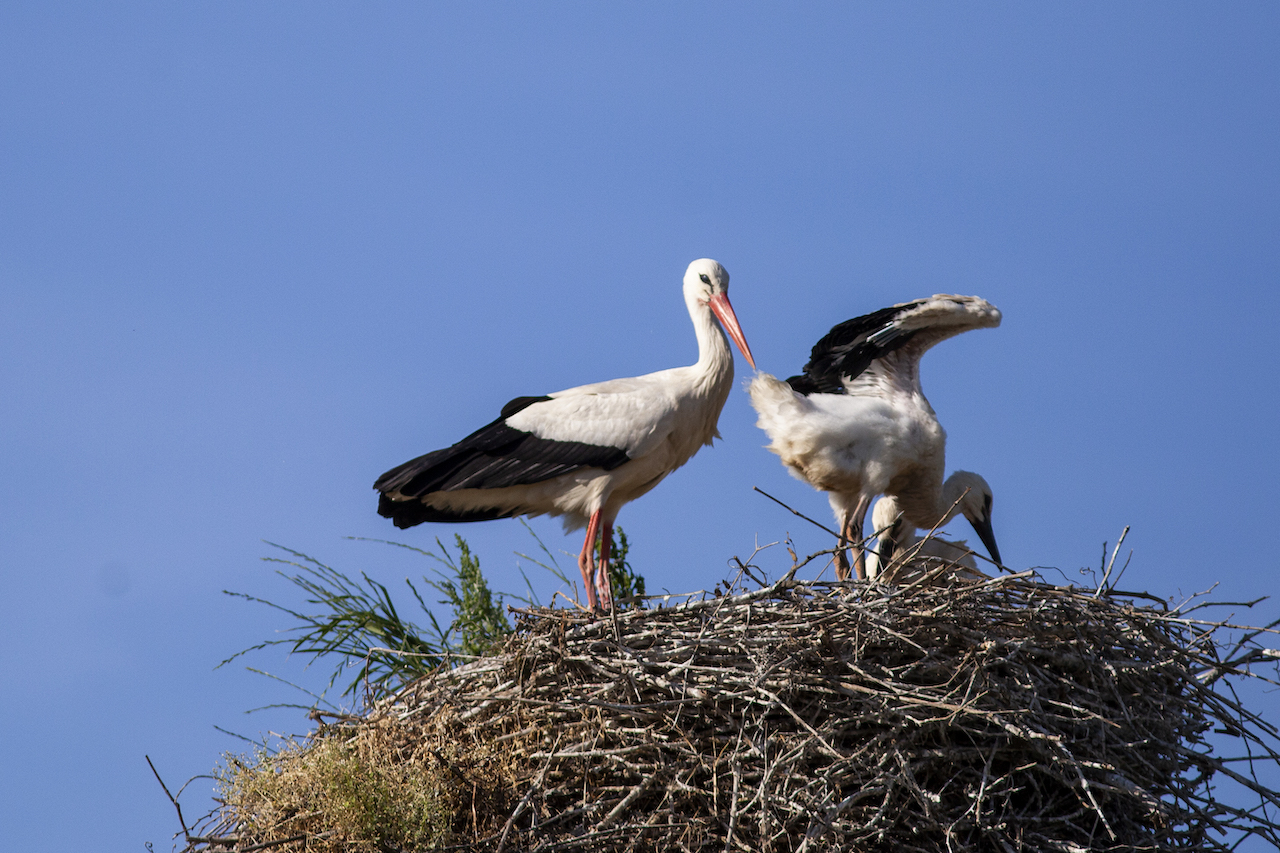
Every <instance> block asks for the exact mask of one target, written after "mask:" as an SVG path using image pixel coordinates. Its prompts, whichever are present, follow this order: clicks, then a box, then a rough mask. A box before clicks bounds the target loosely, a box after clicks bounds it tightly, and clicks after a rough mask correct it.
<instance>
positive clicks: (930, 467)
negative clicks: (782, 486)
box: [749, 294, 1000, 580]
mask: <svg viewBox="0 0 1280 853" xmlns="http://www.w3.org/2000/svg"><path fill="white" fill-rule="evenodd" d="M998 325H1000V312H999V310H997V309H996V307H995V306H994V305H992V304H991V303H989V302H987V301H986V300H985V299H979V298H978V297H976V296H952V295H949V294H938V295H935V296H932V297H930V298H928V299H918V300H916V301H914V302H905V303H903V304H901V305H894V306H892V307H890V308H883V309H881V310H879V311H876V312H874V313H872V314H867V315H865V316H862V317H854V318H853V319H852V320H846V321H845V322H843V323H841V324H839V325H838V326H835V327H834V328H832V329H831V331H830V332H828V333H827V334H826V336H824V337H823V338H822V340H820V341H818V343H817V344H815V345H814V347H813V351H812V353H811V354H810V358H809V363H808V364H807V365H805V368H804V372H803V373H801V374H799V375H797V376H792V377H791V378H790V379H787V380H786V381H785V382H783V381H782V380H780V379H777V378H776V377H774V376H771V375H769V374H767V373H758V374H757V375H756V377H755V379H753V380H752V382H751V386H750V389H749V390H750V393H751V405H752V406H754V407H755V410H756V412H757V413H758V414H759V416H760V417H759V420H757V421H756V425H757V426H759V427H760V428H761V429H763V430H764V431H765V432H766V433H767V434H768V436H769V438H770V439H772V441H771V443H770V444H769V449H770V450H772V451H773V452H774V453H776V454H778V456H780V457H781V458H782V462H783V464H784V465H786V467H787V470H789V471H790V472H791V473H792V474H794V475H795V476H796V477H798V478H800V479H801V480H804V481H806V482H808V483H810V484H811V485H813V486H814V487H816V488H818V489H822V490H823V491H825V492H827V493H828V498H829V500H830V502H831V508H832V509H833V510H834V511H835V515H836V521H837V522H839V527H840V547H839V548H838V550H837V551H836V574H837V575H838V576H839V577H840V578H841V579H842V580H845V579H848V577H849V561H848V557H847V556H846V555H845V552H844V549H845V546H846V544H847V543H856V544H858V545H859V548H858V551H857V553H856V555H855V558H854V560H855V567H856V569H857V573H858V577H859V579H861V578H864V577H865V576H866V558H865V555H864V554H863V551H862V548H861V542H862V538H863V536H862V527H863V521H864V519H865V518H866V514H867V509H868V508H869V507H870V506H871V500H872V498H874V497H875V496H876V495H878V494H886V495H893V496H894V497H896V498H898V501H899V504H900V506H901V509H902V512H903V513H904V515H905V517H906V518H907V520H908V522H909V523H912V524H914V525H915V526H916V527H923V528H925V529H931V528H932V527H933V526H934V525H935V524H936V523H937V521H938V520H939V519H940V518H942V517H943V516H944V515H945V514H946V513H947V511H948V510H949V509H950V506H951V503H952V502H954V501H955V499H956V498H957V497H958V495H959V492H957V491H956V488H955V485H953V484H952V481H951V480H948V482H947V484H946V487H945V488H944V484H943V481H942V475H943V472H944V465H945V459H946V442H947V434H946V431H945V430H943V428H942V425H941V424H940V423H938V418H937V415H935V414H934V411H933V407H932V406H930V405H929V401H928V400H927V399H926V398H925V396H924V391H923V390H922V389H921V387H920V358H921V356H923V355H924V354H925V352H927V351H928V350H929V348H930V347H932V346H933V345H934V344H936V343H938V342H939V341H943V340H946V339H947V338H950V337H952V336H954V335H958V334H960V333H961V332H966V331H968V330H970V329H981V328H989V327H994V326H998Z"/></svg>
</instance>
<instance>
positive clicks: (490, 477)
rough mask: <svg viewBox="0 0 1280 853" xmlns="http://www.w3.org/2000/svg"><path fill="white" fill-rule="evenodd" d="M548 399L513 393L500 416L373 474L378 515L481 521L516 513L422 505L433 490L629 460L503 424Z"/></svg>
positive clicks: (408, 521)
mask: <svg viewBox="0 0 1280 853" xmlns="http://www.w3.org/2000/svg"><path fill="white" fill-rule="evenodd" d="M550 399H551V398H550V397H518V398H516V399H515V400H512V401H511V402H510V403H508V404H507V405H506V406H503V408H502V417H499V418H498V419H497V420H495V421H493V422H492V423H490V424H486V425H485V426H483V427H481V428H480V429H478V430H476V431H475V432H473V433H471V435H469V436H467V437H466V438H464V439H462V441H459V442H458V443H457V444H454V445H453V446H451V447H446V448H444V449H442V450H435V451H432V452H431V453H427V454H425V455H423V456H419V457H418V458H417V459H411V460H409V461H408V462H405V463H404V464H403V465H398V466H396V467H395V468H392V469H391V470H390V471H388V472H386V473H385V474H383V475H382V476H381V477H379V478H378V480H377V482H376V483H374V484H373V487H374V488H375V489H377V490H378V491H379V492H382V496H381V499H380V500H379V502H378V514H379V515H382V516H384V517H386V518H391V519H394V521H395V523H396V526H397V527H411V526H413V525H414V524H419V523H421V522H423V521H484V520H489V519H494V518H509V517H510V516H512V515H515V514H517V513H514V512H511V511H508V510H503V509H496V508H495V509H481V510H469V511H466V512H453V511H449V510H440V509H435V508H433V507H428V506H426V505H424V504H423V503H422V501H421V499H422V498H424V497H426V496H428V495H430V494H432V493H433V492H452V491H458V490H459V489H500V488H504V487H506V486H523V485H529V484H531V483H540V482H542V481H543V480H549V479H551V478H552V477H558V476H560V475H561V474H568V473H570V472H573V471H577V470H579V469H582V468H603V469H604V470H606V471H612V470H613V469H614V468H617V467H618V466H619V465H622V464H623V463H624V462H627V461H629V459H630V457H628V456H627V453H626V451H625V450H623V449H621V448H618V447H602V446H600V445H596V444H586V443H583V442H580V441H553V440H550V439H545V438H539V437H538V436H536V435H534V434H533V433H529V432H524V431H522V430H518V429H513V428H512V427H509V426H507V424H506V418H508V417H510V416H511V415H514V414H515V413H516V412H518V411H520V410H522V409H525V408H527V407H529V406H531V405H533V404H534V403H539V402H543V401H545V400H550Z"/></svg>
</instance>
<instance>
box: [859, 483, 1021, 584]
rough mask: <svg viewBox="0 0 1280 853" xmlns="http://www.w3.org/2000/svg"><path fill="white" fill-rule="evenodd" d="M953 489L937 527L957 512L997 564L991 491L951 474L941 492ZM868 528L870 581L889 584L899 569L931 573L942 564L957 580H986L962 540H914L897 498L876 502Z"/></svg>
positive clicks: (900, 572)
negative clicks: (873, 540) (872, 544)
mask: <svg viewBox="0 0 1280 853" xmlns="http://www.w3.org/2000/svg"><path fill="white" fill-rule="evenodd" d="M957 489H958V490H960V495H959V497H958V498H956V500H954V501H953V502H952V504H951V508H950V509H949V510H948V511H947V514H946V515H945V516H944V517H943V518H942V519H941V520H940V521H939V522H938V523H937V526H938V527H943V526H945V525H946V524H947V522H949V521H951V519H952V518H954V517H955V516H956V514H957V513H959V514H961V515H963V516H964V517H965V518H967V519H968V520H969V523H970V524H971V525H973V529H974V532H975V533H977V534H978V538H979V539H981V540H982V544H983V545H985V546H986V547H987V553H989V554H990V555H991V559H992V560H994V561H995V562H996V564H999V563H1000V549H999V548H997V547H996V537H995V532H994V531H993V530H992V527H991V503H992V496H991V487H990V486H989V485H987V481H986V480H985V479H983V478H982V477H981V476H979V475H978V474H974V473H973V472H972V471H956V472H955V473H954V474H952V475H951V476H950V477H948V478H947V485H946V486H944V487H943V491H944V492H948V491H951V492H954V491H955V490H957ZM943 500H944V501H945V500H946V497H944V498H943ZM871 527H872V529H873V530H875V532H876V547H875V550H873V551H872V552H871V554H870V555H868V557H867V577H869V578H871V579H872V580H884V581H888V582H894V581H895V580H897V579H899V578H900V577H901V575H902V570H903V569H908V568H913V567H918V568H922V569H932V568H936V567H937V566H940V565H943V564H948V565H951V566H953V567H955V569H956V570H957V571H956V575H957V576H959V577H967V578H971V579H981V578H983V577H986V574H985V573H983V572H982V571H980V570H979V569H978V563H977V561H975V560H974V559H973V552H972V551H971V550H970V549H969V546H968V545H966V544H965V543H964V542H963V541H961V542H952V541H950V540H947V539H943V538H941V537H939V536H933V535H930V536H926V537H925V538H923V539H922V538H921V537H920V536H919V535H917V534H916V527H915V525H913V524H912V523H911V522H909V521H907V519H906V518H905V516H904V514H903V512H902V506H901V505H900V504H899V503H898V499H897V498H896V497H894V496H892V495H885V496H884V497H882V498H880V500H878V501H876V505H875V509H873V510H872V511H871ZM932 529H933V527H930V530H932Z"/></svg>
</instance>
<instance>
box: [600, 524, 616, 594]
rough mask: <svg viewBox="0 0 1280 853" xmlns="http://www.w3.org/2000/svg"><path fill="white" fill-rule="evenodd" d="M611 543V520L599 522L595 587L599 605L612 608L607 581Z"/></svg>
mask: <svg viewBox="0 0 1280 853" xmlns="http://www.w3.org/2000/svg"><path fill="white" fill-rule="evenodd" d="M612 545H613V522H611V521H601V522H600V556H599V557H597V558H596V587H597V588H599V590H600V606H601V607H602V608H603V609H604V610H605V611H609V610H612V609H613V585H612V584H610V583H609V549H610V547H611V546H612Z"/></svg>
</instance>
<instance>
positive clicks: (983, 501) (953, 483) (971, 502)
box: [942, 471, 1000, 563]
mask: <svg viewBox="0 0 1280 853" xmlns="http://www.w3.org/2000/svg"><path fill="white" fill-rule="evenodd" d="M942 500H943V501H944V502H945V503H946V504H947V506H948V507H950V506H952V505H954V506H955V507H956V509H955V510H954V511H952V512H950V513H949V514H948V517H951V516H952V515H954V513H955V512H960V513H961V514H963V515H964V517H965V518H967V519H969V523H970V524H972V525H973V530H974V532H975V533H977V534H978V538H979V539H981V540H982V544H983V545H986V546H987V553H989V554H990V555H991V559H993V560H995V561H996V562H997V563H1000V549H999V548H997V547H996V534H995V532H994V531H993V530H992V529H991V502H992V497H991V486H989V485H987V481H986V480H984V479H983V478H982V476H981V475H979V474H975V473H973V472H972V471H956V472H955V473H953V474H952V475H951V476H950V477H948V478H947V482H946V483H945V484H944V485H943V487H942Z"/></svg>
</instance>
